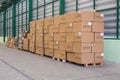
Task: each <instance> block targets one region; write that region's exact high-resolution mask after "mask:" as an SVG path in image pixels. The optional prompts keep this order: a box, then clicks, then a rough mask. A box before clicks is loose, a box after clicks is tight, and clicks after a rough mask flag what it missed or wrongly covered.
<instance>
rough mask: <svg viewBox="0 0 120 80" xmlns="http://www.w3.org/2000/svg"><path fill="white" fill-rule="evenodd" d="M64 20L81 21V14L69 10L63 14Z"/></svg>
mask: <svg viewBox="0 0 120 80" xmlns="http://www.w3.org/2000/svg"><path fill="white" fill-rule="evenodd" d="M65 18H66V22H67V23H70V22H76V21H81V14H80V13H78V12H71V13H67V14H65Z"/></svg>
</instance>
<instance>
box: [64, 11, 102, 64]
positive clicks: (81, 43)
mask: <svg viewBox="0 0 120 80" xmlns="http://www.w3.org/2000/svg"><path fill="white" fill-rule="evenodd" d="M99 15H100V13H99ZM65 18H66V21H67V25H68V26H67V27H66V51H67V60H68V61H71V62H75V63H78V64H85V65H86V66H87V65H88V64H96V63H102V62H101V61H102V60H98V57H97V56H99V57H100V54H101V53H102V54H101V55H103V31H104V23H103V21H102V20H103V17H102V16H98V12H92V11H82V12H73V13H69V14H65ZM95 18H97V19H95ZM98 18H100V19H98ZM101 19H102V20H101ZM100 28H101V29H100ZM99 59H102V58H99Z"/></svg>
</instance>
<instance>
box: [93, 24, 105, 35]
mask: <svg viewBox="0 0 120 80" xmlns="http://www.w3.org/2000/svg"><path fill="white" fill-rule="evenodd" d="M92 32H101V33H103V32H104V23H102V22H94V23H93V27H92Z"/></svg>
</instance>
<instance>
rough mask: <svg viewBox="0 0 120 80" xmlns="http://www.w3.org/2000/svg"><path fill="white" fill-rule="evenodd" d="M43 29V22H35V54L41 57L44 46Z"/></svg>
mask: <svg viewBox="0 0 120 80" xmlns="http://www.w3.org/2000/svg"><path fill="white" fill-rule="evenodd" d="M43 27H44V20H38V21H36V41H35V42H36V43H35V46H36V53H37V54H39V55H41V56H43V55H44V45H43V37H44V35H43Z"/></svg>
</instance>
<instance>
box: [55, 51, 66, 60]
mask: <svg viewBox="0 0 120 80" xmlns="http://www.w3.org/2000/svg"><path fill="white" fill-rule="evenodd" d="M54 57H55V58H58V59H62V60H66V52H65V50H60V49H58V50H54Z"/></svg>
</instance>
